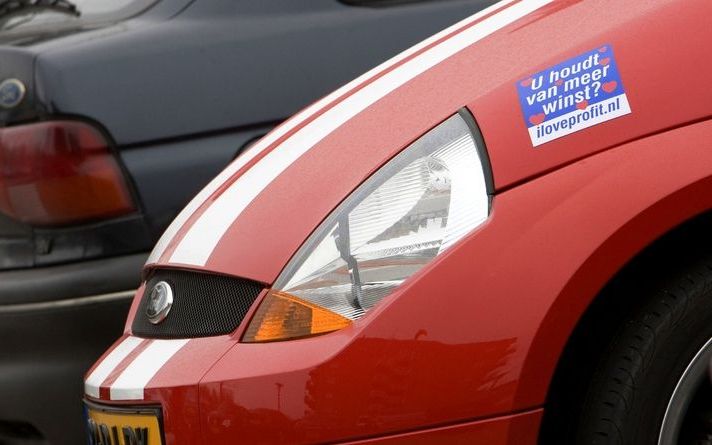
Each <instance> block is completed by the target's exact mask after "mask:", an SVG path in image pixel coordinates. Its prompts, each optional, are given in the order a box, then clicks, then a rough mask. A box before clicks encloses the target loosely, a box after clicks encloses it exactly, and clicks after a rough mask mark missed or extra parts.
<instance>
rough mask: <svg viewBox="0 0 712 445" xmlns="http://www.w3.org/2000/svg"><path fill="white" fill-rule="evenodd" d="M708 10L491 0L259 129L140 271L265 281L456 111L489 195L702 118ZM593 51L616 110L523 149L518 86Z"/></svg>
mask: <svg viewBox="0 0 712 445" xmlns="http://www.w3.org/2000/svg"><path fill="white" fill-rule="evenodd" d="M709 12H710V11H709V4H708V2H706V1H705V0H693V1H688V2H685V7H684V8H681V7H680V2H679V1H673V0H657V1H651V2H644V3H643V2H618V1H617V0H591V1H586V2H583V1H576V0H558V1H557V0H522V1H504V2H500V3H498V4H496V5H494V6H493V7H491V8H488V9H486V10H484V11H482V12H480V13H478V14H476V15H475V16H473V17H471V18H469V19H467V20H465V21H464V22H461V23H460V24H457V25H455V26H453V27H452V28H450V29H448V30H446V31H444V32H443V33H440V34H438V35H436V36H434V37H433V38H431V39H429V40H427V41H425V42H423V43H422V44H420V45H418V46H416V47H414V48H412V49H410V50H408V51H406V52H405V53H403V54H401V55H399V56H397V57H396V58H394V59H392V60H391V61H389V62H386V63H385V64H384V65H382V66H380V67H378V68H376V69H374V70H373V71H371V72H369V73H367V74H365V75H364V76H362V77H361V78H359V79H357V80H355V81H354V82H352V83H351V84H349V85H346V86H345V87H343V88H342V89H340V90H338V91H336V92H335V93H333V94H332V95H330V96H327V97H326V98H324V99H322V100H321V101H319V102H317V103H316V104H314V105H312V106H311V107H309V108H307V109H306V110H304V111H302V112H301V113H299V114H297V115H296V116H295V117H293V118H292V119H291V120H290V121H288V122H286V123H285V124H283V125H282V126H281V127H279V128H278V129H276V130H275V131H274V132H272V133H271V134H270V135H268V136H266V137H265V138H264V139H263V140H261V141H260V142H259V143H258V144H256V145H255V146H254V147H253V148H252V149H251V150H250V151H249V152H247V153H246V154H245V155H243V156H241V157H240V158H238V159H237V160H236V161H235V162H234V163H233V164H232V165H231V166H230V167H228V169H227V170H225V171H224V172H223V173H222V174H221V175H220V176H219V177H218V178H216V179H215V180H214V181H213V182H212V183H211V184H210V185H208V187H207V188H206V189H205V190H203V191H202V192H201V193H200V195H198V196H197V197H196V198H195V199H194V200H193V202H191V203H190V205H189V206H188V207H187V208H186V209H185V210H184V211H183V212H182V213H181V215H180V216H179V217H178V218H177V219H176V221H174V223H173V224H172V225H171V227H170V228H169V229H168V231H167V232H166V234H165V235H164V236H163V238H162V239H161V241H160V242H159V244H158V246H157V247H156V249H155V251H154V252H153V254H152V255H151V257H150V259H149V261H148V268H153V267H180V268H192V269H198V270H207V271H211V272H215V273H221V274H228V275H235V276H240V277H244V278H249V279H253V280H256V281H260V282H263V283H266V284H271V283H272V282H273V281H274V280H275V279H276V277H277V276H278V274H279V273H280V271H281V270H282V269H283V267H284V265H285V264H286V263H287V261H288V260H289V259H290V258H291V257H292V256H293V255H294V253H295V252H296V250H297V249H298V248H299V247H300V245H301V244H302V243H303V242H304V241H305V239H306V238H308V236H309V235H310V234H311V233H312V232H313V231H314V230H315V228H316V227H317V226H318V225H319V224H320V223H321V221H323V220H324V218H325V217H326V216H327V215H328V214H329V213H330V212H331V211H332V210H333V209H334V208H335V207H336V206H337V205H338V204H339V203H340V202H341V201H342V200H343V199H344V198H345V197H346V196H348V195H349V193H351V192H352V191H353V190H354V189H355V188H356V187H357V186H358V185H359V184H360V183H362V182H363V181H364V180H365V179H366V178H368V177H369V176H370V175H371V174H372V173H373V172H374V171H376V170H377V169H378V168H379V167H380V166H382V165H383V164H384V163H385V162H387V161H388V160H389V159H391V158H392V157H393V156H394V155H396V154H397V153H398V152H399V151H401V150H402V149H403V148H405V147H406V146H408V145H409V144H410V143H411V142H413V141H414V140H415V139H417V138H418V137H420V136H421V135H423V134H424V133H425V132H427V131H428V130H429V129H431V128H433V127H434V126H436V125H437V124H438V123H440V122H442V121H443V120H445V119H446V118H448V117H449V116H451V115H452V114H454V113H455V112H457V110H458V109H460V108H462V107H463V106H467V107H468V109H469V110H470V111H471V112H472V113H473V114H474V116H475V118H476V120H477V121H478V123H479V126H480V127H481V130H482V133H483V136H484V140H485V144H486V146H487V150H488V153H489V156H490V158H491V163H492V171H493V176H494V184H495V192H497V193H499V192H502V191H505V190H506V189H508V188H511V187H513V186H516V185H517V184H520V183H523V182H525V181H528V180H531V179H533V178H535V177H537V176H539V175H542V174H545V173H546V172H549V171H552V170H554V169H557V168H561V167H563V166H565V165H567V164H569V163H571V162H574V161H577V160H580V159H583V158H585V157H587V156H590V155H592V154H595V153H598V152H600V151H602V150H606V149H608V148H611V147H615V146H616V145H618V144H621V143H623V142H625V141H629V140H633V139H636V138H640V137H642V136H645V135H649V134H651V133H654V132H657V131H661V129H666V128H672V127H675V126H679V125H682V124H684V123H686V122H691V121H695V120H698V119H702V118H704V117H706V116H708V115H709V114H710V107H709V105H708V103H709V102H710V100H711V99H712V90H710V89H709V88H707V87H706V83H707V82H708V79H709V78H710V75H712V72H710V71H711V70H712V68H711V67H710V65H709V64H707V65H705V66H698V64H697V65H696V64H695V62H694V61H695V60H704V58H705V57H706V54H707V47H708V42H709V41H710V37H711V36H710V31H709V30H708V28H709V27H708V25H707V23H706V20H705V17H707V16H709ZM584 18H585V19H584ZM652 23H654V24H655V26H651V24H652ZM670 36H676V38H675V39H671V38H670ZM680 42H684V44H681V43H680ZM597 50H601V53H602V54H603V51H609V53H606V54H610V59H612V61H613V63H615V66H616V69H617V74H616V75H617V76H618V77H616V79H617V81H618V82H620V83H619V84H618V87H619V88H621V90H622V91H623V92H624V93H625V97H626V100H627V103H628V107H629V110H627V111H629V112H626V113H619V114H620V116H617V117H616V118H615V119H610V120H605V121H602V122H597V123H595V125H591V126H589V127H588V128H585V129H581V130H580V131H576V132H573V133H570V134H567V135H564V136H562V137H559V138H557V139H554V140H552V141H550V142H546V143H543V144H537V145H535V143H534V142H533V139H532V136H531V135H530V130H529V129H528V128H527V127H528V126H530V123H527V120H528V119H530V118H532V116H529V115H527V113H528V111H527V108H526V94H522V93H521V91H520V89H519V88H520V87H523V86H524V85H528V82H529V83H530V82H531V80H530V79H531V78H532V77H533V76H534V75H536V74H537V73H540V72H542V71H545V70H547V69H548V68H550V67H553V66H556V65H557V64H560V63H562V62H565V61H567V60H569V61H570V60H574V59H576V58H577V57H583V56H585V55H586V54H588V53H591V52H595V51H597ZM693 65H694V66H693ZM676 72H684V73H685V82H684V83H683V82H676V81H674V79H675V73H676ZM661 104H664V107H663V106H661ZM495 208H496V199H495Z"/></svg>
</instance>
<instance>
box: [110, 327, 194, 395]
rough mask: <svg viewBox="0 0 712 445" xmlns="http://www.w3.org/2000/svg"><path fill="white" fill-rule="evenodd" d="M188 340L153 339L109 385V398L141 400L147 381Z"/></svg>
mask: <svg viewBox="0 0 712 445" xmlns="http://www.w3.org/2000/svg"><path fill="white" fill-rule="evenodd" d="M188 341H189V340H187V339H183V340H153V342H152V343H151V344H150V345H148V347H147V348H146V349H144V350H143V351H142V352H141V353H140V354H139V355H138V356H137V357H136V358H135V359H134V360H133V361H132V362H131V364H130V365H129V366H127V367H126V369H124V371H123V372H122V373H121V375H120V376H119V377H118V378H117V379H116V381H114V384H113V385H111V388H110V389H109V393H110V398H111V400H143V397H144V396H143V390H144V388H145V387H146V385H148V382H150V381H151V379H152V378H153V377H154V376H155V375H156V373H157V372H158V371H159V370H160V369H161V368H162V367H163V365H165V364H166V362H168V360H170V359H171V357H173V356H174V355H175V354H176V352H178V351H179V350H180V349H181V348H182V347H183V346H185V345H186V343H188Z"/></svg>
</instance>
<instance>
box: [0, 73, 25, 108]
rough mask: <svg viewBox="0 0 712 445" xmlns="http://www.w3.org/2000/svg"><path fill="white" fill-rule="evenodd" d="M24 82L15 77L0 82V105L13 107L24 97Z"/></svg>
mask: <svg viewBox="0 0 712 445" xmlns="http://www.w3.org/2000/svg"><path fill="white" fill-rule="evenodd" d="M25 92H26V90H25V84H24V83H22V82H21V81H19V80H17V79H5V80H3V81H2V83H0V107H2V108H6V109H9V108H15V107H16V106H18V105H19V104H20V102H22V99H24V98H25Z"/></svg>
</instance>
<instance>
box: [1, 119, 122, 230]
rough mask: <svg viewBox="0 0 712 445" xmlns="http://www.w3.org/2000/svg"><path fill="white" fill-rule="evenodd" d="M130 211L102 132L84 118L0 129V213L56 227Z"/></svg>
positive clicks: (119, 175) (116, 165)
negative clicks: (81, 119)
mask: <svg viewBox="0 0 712 445" xmlns="http://www.w3.org/2000/svg"><path fill="white" fill-rule="evenodd" d="M133 210H134V205H133V202H132V200H131V195H130V193H129V190H128V188H127V186H126V183H125V181H124V177H123V175H122V173H121V170H120V169H119V166H118V164H117V163H116V159H115V158H114V157H113V156H112V154H111V152H110V151H109V147H108V144H107V142H106V140H105V139H104V137H103V136H102V134H101V133H100V132H99V131H97V130H96V129H95V128H93V127H91V126H90V125H88V124H85V123H82V122H72V121H57V122H42V123H37V124H30V125H21V126H17V127H8V128H2V129H0V212H2V213H5V214H7V215H8V216H10V217H12V218H14V219H17V220H19V221H23V222H26V223H28V224H33V225H58V224H70V223H77V222H82V221H88V220H92V219H98V218H107V217H112V216H118V215H123V214H126V213H129V212H132V211H133Z"/></svg>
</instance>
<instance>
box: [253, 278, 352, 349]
mask: <svg viewBox="0 0 712 445" xmlns="http://www.w3.org/2000/svg"><path fill="white" fill-rule="evenodd" d="M349 325H351V320H349V319H348V318H345V317H342V316H341V315H339V314H336V313H334V312H331V311H330V310H328V309H324V308H322V307H319V306H317V305H315V304H313V303H309V302H308V301H304V300H302V299H300V298H297V297H295V296H293V295H290V294H288V293H286V292H280V291H276V290H270V292H269V293H268V294H267V296H266V297H265V299H264V301H262V304H260V307H259V309H257V312H256V313H255V316H254V317H253V318H252V321H251V322H250V325H249V326H248V327H247V331H246V332H245V335H244V336H243V339H242V341H244V342H247V343H256V342H267V341H276V340H286V339H290V338H298V337H308V336H312V335H318V334H324V333H327V332H331V331H336V330H338V329H342V328H345V327H347V326H349Z"/></svg>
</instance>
